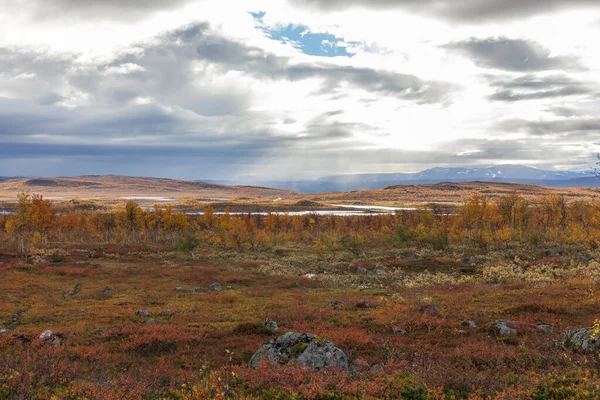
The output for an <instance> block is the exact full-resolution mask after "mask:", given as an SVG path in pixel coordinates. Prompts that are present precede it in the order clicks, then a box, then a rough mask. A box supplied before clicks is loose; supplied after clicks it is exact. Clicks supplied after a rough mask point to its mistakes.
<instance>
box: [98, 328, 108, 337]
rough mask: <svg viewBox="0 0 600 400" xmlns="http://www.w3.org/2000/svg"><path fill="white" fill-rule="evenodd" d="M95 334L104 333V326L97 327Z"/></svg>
mask: <svg viewBox="0 0 600 400" xmlns="http://www.w3.org/2000/svg"><path fill="white" fill-rule="evenodd" d="M96 334H98V335H105V334H106V330H105V329H104V328H98V329H96Z"/></svg>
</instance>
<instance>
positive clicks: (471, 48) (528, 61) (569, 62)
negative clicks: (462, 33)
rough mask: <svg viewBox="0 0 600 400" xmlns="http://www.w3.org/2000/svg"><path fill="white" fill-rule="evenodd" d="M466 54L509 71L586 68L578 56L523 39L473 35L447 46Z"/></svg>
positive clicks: (493, 67) (478, 61)
mask: <svg viewBox="0 0 600 400" xmlns="http://www.w3.org/2000/svg"><path fill="white" fill-rule="evenodd" d="M443 47H445V48H447V49H450V50H455V51H457V52H459V53H460V54H463V55H465V56H467V57H469V58H470V59H472V60H473V62H474V63H475V64H476V65H477V66H479V67H482V68H492V69H500V70H506V71H548V70H570V71H573V70H575V71H576V70H582V69H583V67H582V66H581V65H580V63H579V61H578V60H577V58H575V57H558V56H552V55H551V53H550V51H549V50H548V49H546V48H544V47H543V46H541V45H540V44H539V43H536V42H533V41H530V40H523V39H507V38H502V37H499V38H488V39H478V38H471V39H469V40H466V41H461V42H453V43H449V44H447V45H445V46H443Z"/></svg>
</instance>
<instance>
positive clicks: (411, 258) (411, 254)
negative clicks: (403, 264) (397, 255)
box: [406, 253, 417, 261]
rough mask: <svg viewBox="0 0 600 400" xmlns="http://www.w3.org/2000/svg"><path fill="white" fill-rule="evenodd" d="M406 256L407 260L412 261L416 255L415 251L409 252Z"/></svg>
mask: <svg viewBox="0 0 600 400" xmlns="http://www.w3.org/2000/svg"><path fill="white" fill-rule="evenodd" d="M406 258H407V259H408V260H411V261H414V260H416V259H417V255H416V254H415V253H410V254H409V255H408V256H406Z"/></svg>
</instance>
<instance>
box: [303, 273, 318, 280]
mask: <svg viewBox="0 0 600 400" xmlns="http://www.w3.org/2000/svg"><path fill="white" fill-rule="evenodd" d="M302 276H303V277H304V278H306V279H315V278H316V277H317V275H316V274H304V275H302Z"/></svg>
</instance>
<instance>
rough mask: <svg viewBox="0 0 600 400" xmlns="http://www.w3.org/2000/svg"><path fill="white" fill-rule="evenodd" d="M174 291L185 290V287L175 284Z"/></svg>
mask: <svg viewBox="0 0 600 400" xmlns="http://www.w3.org/2000/svg"><path fill="white" fill-rule="evenodd" d="M175 291H176V292H185V288H184V287H183V286H177V287H176V288H175Z"/></svg>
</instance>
